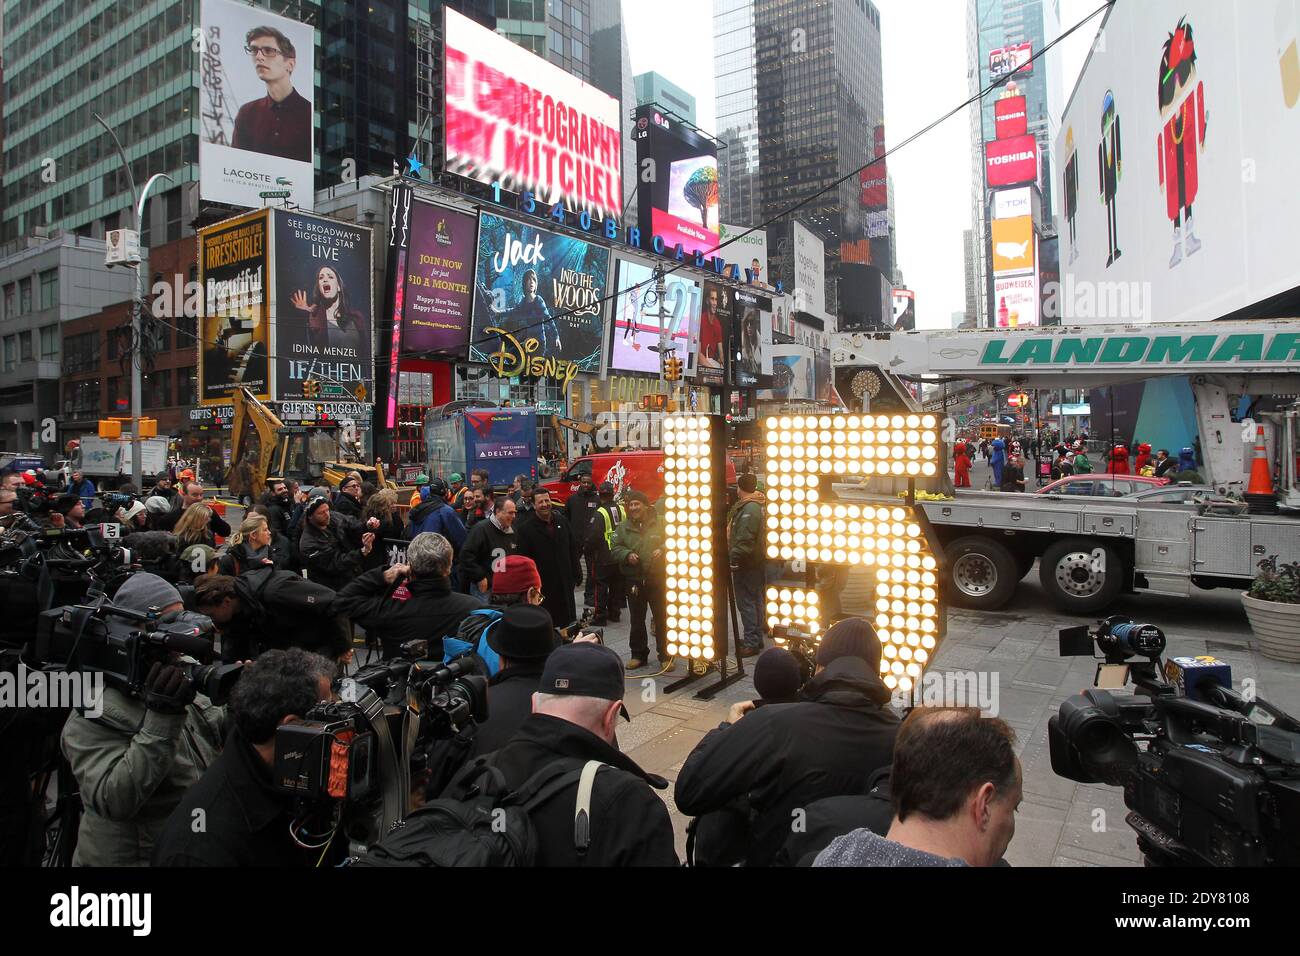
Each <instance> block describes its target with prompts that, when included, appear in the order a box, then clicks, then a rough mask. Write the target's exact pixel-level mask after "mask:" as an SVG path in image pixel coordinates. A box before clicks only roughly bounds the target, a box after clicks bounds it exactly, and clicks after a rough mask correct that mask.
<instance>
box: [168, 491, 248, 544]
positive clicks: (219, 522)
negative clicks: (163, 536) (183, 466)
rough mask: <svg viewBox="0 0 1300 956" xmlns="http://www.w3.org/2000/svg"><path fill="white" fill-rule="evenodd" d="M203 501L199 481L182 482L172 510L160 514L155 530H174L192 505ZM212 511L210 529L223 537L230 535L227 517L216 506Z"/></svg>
mask: <svg viewBox="0 0 1300 956" xmlns="http://www.w3.org/2000/svg"><path fill="white" fill-rule="evenodd" d="M202 501H203V486H202V485H201V484H199V483H198V482H197V481H183V482H181V488H180V494H178V495H177V496H176V499H175V500H174V501H173V502H172V510H171V511H169V512H168V513H167V514H165V515H160V516H159V518H158V520H157V521H156V522H155V523H154V524H153V530H155V531H173V530H175V528H176V522H178V521H180V520H181V515H182V514H184V512H185V509H186V508H188V507H189V506H190V505H196V504H199V503H200V502H202ZM209 510H210V511H211V512H212V515H211V517H210V518H209V519H208V530H209V531H211V532H212V534H213V535H214V536H215V535H220V536H221V537H223V538H229V537H230V525H229V524H228V523H227V522H226V519H225V518H223V517H221V515H219V514H217V512H216V509H215V508H210V509H209Z"/></svg>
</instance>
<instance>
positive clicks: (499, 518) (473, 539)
mask: <svg viewBox="0 0 1300 956" xmlns="http://www.w3.org/2000/svg"><path fill="white" fill-rule="evenodd" d="M514 524H515V503H514V502H513V501H511V500H510V499H509V498H503V499H501V500H500V501H498V502H497V506H496V508H495V509H494V510H493V512H492V514H490V515H489V516H488V519H487V520H486V521H480V522H479V523H478V524H476V525H474V527H473V528H471V529H470V531H469V535H468V536H467V537H466V538H465V547H463V548H461V549H460V554H459V556H458V557H459V563H460V579H461V581H462V582H468V583H469V593H470V594H472V595H473V596H474V597H476V598H479V599H481V600H484V601H486V600H487V599H488V595H489V594H490V593H491V591H492V575H493V573H494V572H495V571H496V570H497V569H498V568H499V567H502V566H503V565H504V563H505V559H506V557H507V556H509V555H511V554H514V553H515V551H516V550H518V548H519V537H518V535H516V534H515V530H514ZM565 623H568V622H567V621H566V622H565Z"/></svg>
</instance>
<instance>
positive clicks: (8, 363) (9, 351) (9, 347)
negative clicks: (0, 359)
mask: <svg viewBox="0 0 1300 956" xmlns="http://www.w3.org/2000/svg"><path fill="white" fill-rule="evenodd" d="M17 366H18V336H16V335H6V336H5V371H6V372H12V371H13V370H14V369H15V368H16V367H17Z"/></svg>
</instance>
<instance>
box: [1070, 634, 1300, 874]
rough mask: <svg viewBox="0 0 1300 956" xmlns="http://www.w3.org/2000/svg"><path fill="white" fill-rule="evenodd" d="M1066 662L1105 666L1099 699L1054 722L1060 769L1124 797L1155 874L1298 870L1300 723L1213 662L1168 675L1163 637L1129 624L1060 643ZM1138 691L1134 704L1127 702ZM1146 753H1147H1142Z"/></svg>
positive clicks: (1173, 664)
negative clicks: (1248, 692)
mask: <svg viewBox="0 0 1300 956" xmlns="http://www.w3.org/2000/svg"><path fill="white" fill-rule="evenodd" d="M1059 637H1060V649H1061V655H1062V656H1066V657H1073V656H1084V655H1087V656H1092V653H1093V645H1094V643H1095V644H1096V646H1097V647H1098V648H1100V649H1101V650H1102V652H1103V655H1104V658H1105V659H1104V661H1102V662H1100V663H1099V664H1098V667H1097V674H1096V677H1095V679H1094V687H1093V688H1092V689H1090V690H1087V691H1085V692H1084V693H1082V694H1078V695H1076V696H1074V697H1070V698H1069V699H1067V700H1065V701H1064V702H1063V703H1062V704H1061V707H1060V712H1059V713H1058V714H1057V715H1056V716H1054V717H1052V718H1051V720H1049V721H1048V731H1047V738H1048V746H1049V749H1050V752H1051V758H1052V769H1053V770H1054V771H1055V772H1056V773H1057V774H1059V775H1060V776H1062V777H1066V778H1067V779H1070V780H1075V781H1077V782H1079V783H1106V784H1110V785H1112V786H1122V787H1123V788H1124V803H1125V805H1126V806H1127V807H1128V808H1129V810H1130V811H1132V812H1130V813H1129V815H1128V817H1127V821H1128V824H1129V825H1130V826H1131V827H1133V829H1134V830H1136V831H1137V834H1138V847H1139V849H1141V850H1142V852H1143V854H1144V855H1145V856H1146V858H1147V860H1148V861H1149V862H1150V863H1151V864H1155V865H1175V866H1287V865H1290V866H1294V865H1296V864H1297V863H1300V723H1298V722H1297V721H1296V720H1295V719H1294V718H1292V717H1291V716H1289V715H1288V714H1286V713H1284V712H1283V711H1281V710H1279V709H1277V708H1276V707H1274V706H1272V705H1271V704H1268V703H1267V702H1265V701H1263V700H1259V699H1253V700H1251V699H1247V698H1245V697H1243V696H1242V695H1241V694H1238V693H1237V692H1235V691H1234V690H1232V686H1231V684H1232V677H1231V671H1230V669H1229V668H1228V666H1227V665H1226V664H1224V663H1223V662H1221V661H1217V660H1215V659H1213V658H1186V657H1178V658H1174V659H1173V660H1170V661H1169V662H1168V663H1167V664H1165V665H1164V666H1163V667H1162V666H1161V655H1162V654H1163V652H1164V650H1165V646H1166V642H1165V635H1164V632H1163V631H1161V629H1160V628H1159V627H1157V626H1155V625H1153V624H1143V623H1139V622H1135V621H1133V620H1130V619H1129V618H1125V617H1122V616H1114V617H1109V618H1107V619H1106V620H1104V621H1101V622H1100V623H1099V624H1098V625H1096V627H1094V628H1091V629H1090V628H1089V627H1087V626H1082V627H1072V628H1066V629H1064V630H1062V631H1061V632H1060V635H1059ZM1130 681H1131V682H1132V683H1133V684H1134V686H1135V688H1136V692H1135V693H1133V694H1126V695H1119V694H1114V693H1112V692H1111V691H1112V690H1119V689H1121V688H1122V687H1124V686H1125V685H1126V684H1127V683H1129V682H1130ZM1143 744H1144V745H1145V746H1142V745H1143Z"/></svg>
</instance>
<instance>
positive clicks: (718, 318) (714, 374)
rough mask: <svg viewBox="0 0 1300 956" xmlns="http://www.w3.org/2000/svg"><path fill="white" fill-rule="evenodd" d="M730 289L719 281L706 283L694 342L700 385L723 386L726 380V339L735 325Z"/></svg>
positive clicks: (696, 368) (697, 377)
mask: <svg viewBox="0 0 1300 956" xmlns="http://www.w3.org/2000/svg"><path fill="white" fill-rule="evenodd" d="M731 307H732V300H731V289H729V288H728V287H727V286H724V285H719V284H718V283H716V282H706V283H704V303H703V305H702V306H701V307H700V337H699V341H697V342H696V343H695V344H694V351H695V352H697V353H698V354H697V356H696V360H695V380H696V382H697V383H698V384H700V385H721V384H723V382H724V381H725V380H726V371H727V342H728V340H729V338H730V336H731V325H732V314H733V313H732V308H731Z"/></svg>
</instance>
